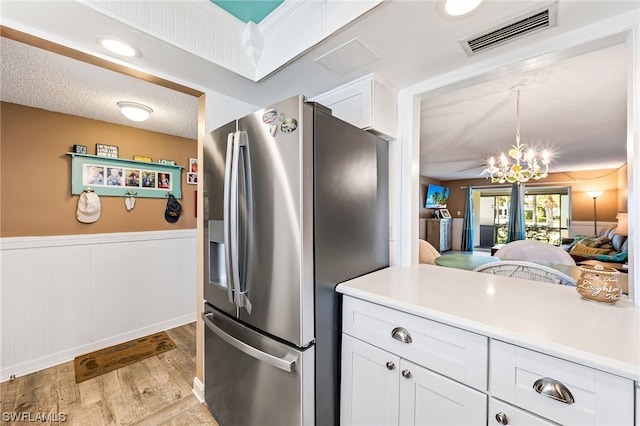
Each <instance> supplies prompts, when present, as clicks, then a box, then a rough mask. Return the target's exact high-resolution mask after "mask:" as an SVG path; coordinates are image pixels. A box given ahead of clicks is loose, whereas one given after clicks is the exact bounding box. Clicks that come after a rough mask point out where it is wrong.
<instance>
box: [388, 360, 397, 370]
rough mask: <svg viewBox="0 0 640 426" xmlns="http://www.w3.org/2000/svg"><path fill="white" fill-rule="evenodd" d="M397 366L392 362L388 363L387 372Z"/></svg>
mask: <svg viewBox="0 0 640 426" xmlns="http://www.w3.org/2000/svg"><path fill="white" fill-rule="evenodd" d="M395 368H396V365H395V364H394V363H393V362H392V361H387V370H394V369H395Z"/></svg>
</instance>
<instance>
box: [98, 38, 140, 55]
mask: <svg viewBox="0 0 640 426" xmlns="http://www.w3.org/2000/svg"><path fill="white" fill-rule="evenodd" d="M96 40H97V42H98V44H100V45H101V46H102V47H104V48H105V49H107V50H108V51H109V52H111V53H115V54H116V55H120V56H126V57H128V58H131V57H134V56H142V54H141V53H140V51H139V50H138V49H136V48H135V47H131V46H129V45H128V44H127V43H125V42H123V41H120V40H117V39H115V38H110V37H98V38H96Z"/></svg>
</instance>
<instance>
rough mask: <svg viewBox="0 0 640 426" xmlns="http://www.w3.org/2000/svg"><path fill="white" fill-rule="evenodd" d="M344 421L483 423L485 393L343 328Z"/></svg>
mask: <svg viewBox="0 0 640 426" xmlns="http://www.w3.org/2000/svg"><path fill="white" fill-rule="evenodd" d="M341 394H342V398H341V409H340V423H341V424H342V425H361V426H375V425H398V424H400V425H462V424H464V425H484V424H485V423H486V420H485V419H486V405H487V404H486V395H485V394H483V393H481V392H478V391H476V390H473V389H471V388H469V387H467V386H464V385H462V384H460V383H457V382H454V381H453V380H449V379H447V378H446V377H443V376H441V375H439V374H436V373H434V372H432V371H429V370H427V369H426V368H423V367H421V366H419V365H417V364H414V363H412V362H409V361H407V360H404V359H401V358H399V357H398V356H396V355H393V354H391V353H389V352H387V351H384V350H382V349H379V348H376V347H375V346H372V345H369V344H368V343H365V342H363V341H361V340H358V339H355V338H353V337H351V336H349V335H347V334H343V341H342V384H341Z"/></svg>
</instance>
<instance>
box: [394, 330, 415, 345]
mask: <svg viewBox="0 0 640 426" xmlns="http://www.w3.org/2000/svg"><path fill="white" fill-rule="evenodd" d="M391 337H393V338H394V339H396V340H400V341H401V342H404V343H411V342H413V339H411V335H410V334H409V332H408V331H407V330H405V329H404V328H402V327H396V328H394V329H393V331H391Z"/></svg>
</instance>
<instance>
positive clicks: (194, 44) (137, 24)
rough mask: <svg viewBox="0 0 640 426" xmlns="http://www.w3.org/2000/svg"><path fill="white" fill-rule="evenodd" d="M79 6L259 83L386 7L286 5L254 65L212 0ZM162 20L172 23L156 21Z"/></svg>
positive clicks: (263, 27) (235, 26) (335, 1)
mask: <svg viewBox="0 0 640 426" xmlns="http://www.w3.org/2000/svg"><path fill="white" fill-rule="evenodd" d="M79 2H80V3H81V4H83V5H85V6H86V7H89V8H91V9H93V10H95V11H97V12H99V13H102V14H104V15H107V16H109V17H111V18H113V19H116V20H117V21H119V22H121V23H123V24H126V25H128V26H130V27H133V28H135V29H137V30H139V31H142V32H144V33H146V34H149V35H151V36H153V37H155V38H158V39H160V40H162V41H164V42H166V43H169V44H172V45H174V46H176V47H178V48H180V49H183V50H185V51H187V52H189V53H192V54H194V55H197V56H199V57H201V58H203V59H206V60H208V61H210V62H212V63H214V64H216V65H219V66H221V67H224V68H226V69H228V70H229V71H232V72H234V73H236V74H238V75H240V76H242V77H245V78H248V79H250V80H252V81H254V82H258V81H260V80H261V79H263V78H264V77H266V76H268V75H270V74H271V73H273V72H274V71H276V70H278V69H280V67H282V66H283V65H285V64H287V63H289V62H290V61H292V60H294V59H295V58H297V57H298V56H300V55H301V54H303V53H304V52H305V51H307V50H308V49H310V48H311V47H313V46H315V45H316V44H318V43H319V42H321V41H322V40H324V39H325V38H327V37H329V36H330V35H331V34H333V33H334V32H335V31H337V30H339V29H341V28H343V27H344V26H346V25H347V24H349V23H350V22H352V21H353V20H354V19H356V18H358V17H360V16H361V15H363V14H364V13H366V12H368V11H369V10H371V9H373V8H374V7H376V6H378V5H379V4H381V3H382V1H381V0H366V1H353V2H351V1H349V2H345V1H339V0H320V1H318V0H299V1H293V0H289V1H285V2H284V3H283V4H281V5H280V6H279V7H278V8H277V9H275V10H274V11H273V12H272V13H271V14H270V15H269V16H267V17H266V18H265V19H263V20H262V22H261V23H260V24H259V25H257V27H258V29H259V30H260V33H262V35H263V36H264V51H263V52H262V55H261V56H260V59H259V60H257V63H256V64H254V59H255V53H256V52H255V49H253V48H251V49H249V52H247V51H246V50H245V48H244V47H243V33H244V31H245V28H246V24H244V23H243V22H242V21H240V20H239V19H237V18H236V17H234V16H232V15H231V14H229V13H227V12H225V11H224V10H223V9H222V8H220V7H218V6H216V5H215V4H213V3H211V2H209V0H195V1H188V2H186V1H185V2H127V1H122V0H117V1H116V0H103V1H100V2H95V1H88V0H79ZM158 15H160V16H163V17H167V18H165V19H160V20H158V19H157V18H156V19H154V16H158ZM196 21H201V22H205V25H204V26H196V28H194V27H193V22H196ZM174 28H183V29H189V30H190V31H191V33H192V34H191V36H190V38H189V41H185V40H182V39H180V38H179V36H178V35H177V31H174ZM301 28H304V31H303V32H301V31H300V29H301ZM221 34H223V36H222V37H219V38H216V35H221ZM254 41H255V40H254ZM254 44H255V43H254ZM251 46H253V45H251Z"/></svg>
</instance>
